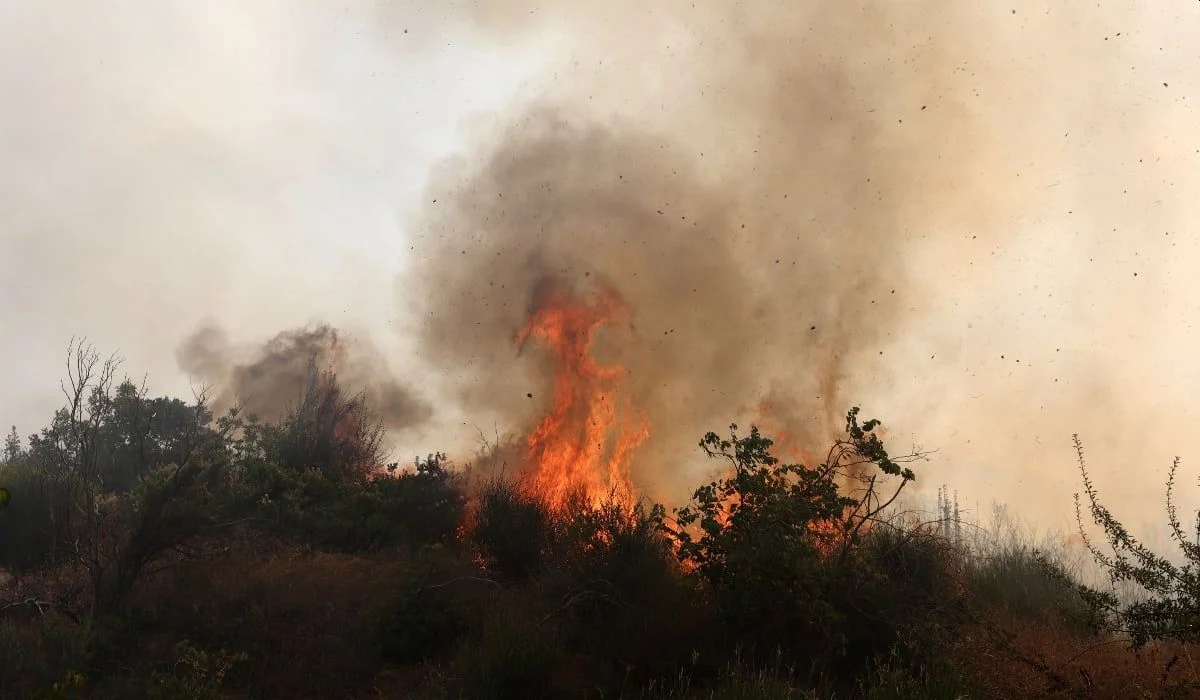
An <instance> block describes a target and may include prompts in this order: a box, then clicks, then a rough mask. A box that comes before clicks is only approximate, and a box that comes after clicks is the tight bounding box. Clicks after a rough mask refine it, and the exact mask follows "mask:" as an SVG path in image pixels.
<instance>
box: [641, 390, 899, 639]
mask: <svg viewBox="0 0 1200 700" xmlns="http://www.w3.org/2000/svg"><path fill="white" fill-rule="evenodd" d="M878 425H879V422H878V421H874V420H870V421H866V422H865V423H862V424H861V425H860V424H859V422H858V409H857V408H854V409H851V410H850V411H849V413H848V414H847V416H846V434H845V437H844V438H842V439H839V440H837V441H836V442H835V444H834V446H833V447H832V448H831V449H830V451H829V453H828V456H827V459H826V460H825V461H824V462H823V463H822V464H820V465H819V466H816V467H807V466H804V465H801V464H785V463H780V461H779V460H778V459H777V458H776V457H775V456H774V455H773V454H772V453H771V448H772V445H773V443H772V441H771V440H770V439H768V438H767V437H765V436H763V435H762V434H761V433H760V432H759V431H758V429H757V428H751V430H750V432H749V434H748V435H745V436H740V435H739V434H738V431H737V426H731V428H730V433H731V435H730V437H729V438H728V439H723V438H721V437H719V436H718V435H717V434H715V433H709V434H707V435H706V436H705V437H704V439H703V440H702V441H701V443H700V446H701V447H702V448H703V449H704V451H705V452H706V453H707V454H708V455H709V456H710V457H713V458H717V459H720V460H723V461H724V462H726V464H727V465H728V468H729V473H728V475H727V476H724V477H722V478H720V479H718V480H716V481H713V482H711V483H709V484H708V485H705V486H702V487H700V488H699V489H697V490H696V492H695V494H694V495H693V498H692V502H691V503H690V504H689V505H688V506H686V507H684V508H681V509H678V510H676V511H675V516H674V519H673V521H671V520H670V519H664V521H663V522H664V527H665V529H666V530H667V531H668V532H669V534H670V535H671V536H672V537H673V538H675V539H676V541H677V543H678V547H677V556H678V557H679V559H680V561H681V562H682V563H683V564H684V566H686V567H688V568H690V569H691V570H693V571H695V573H696V574H697V575H698V576H699V577H700V578H701V579H702V580H703V581H704V582H705V583H706V584H707V586H708V587H709V589H710V590H711V592H712V595H713V596H714V599H715V601H716V606H717V609H718V610H719V612H720V615H721V618H722V623H723V627H724V633H725V634H726V635H727V637H728V640H729V641H730V642H731V643H735V644H739V645H741V646H742V647H743V648H745V649H746V650H747V651H748V652H750V653H752V654H755V653H756V654H758V655H762V654H766V653H770V652H773V651H774V650H776V649H784V650H786V651H787V652H788V653H789V654H795V655H799V658H809V659H815V658H833V657H841V656H847V655H851V656H855V657H858V658H860V659H861V658H863V657H869V655H870V654H873V653H878V652H879V651H880V650H879V649H878V648H876V646H875V645H874V644H873V643H872V644H869V645H868V646H867V648H865V649H864V648H861V646H862V645H863V643H864V642H873V641H874V638H876V637H878V636H879V635H878V633H876V632H870V633H868V634H862V633H860V632H859V628H861V627H864V626H868V625H866V622H865V621H864V620H863V619H862V618H863V613H862V612H861V610H860V609H859V608H858V606H856V605H855V603H856V602H857V601H859V600H861V599H862V596H859V595H857V594H856V592H857V591H859V590H861V589H864V588H865V589H866V590H868V591H870V592H871V593H870V595H869V596H867V599H870V596H876V595H893V594H894V590H889V589H890V588H895V589H899V588H900V587H902V583H901V582H899V581H895V580H893V579H891V578H889V577H888V573H887V572H886V571H885V570H883V569H880V568H879V567H878V566H875V567H873V566H872V564H876V565H878V564H879V561H878V558H879V557H878V555H876V557H875V559H874V560H873V559H872V558H871V557H869V556H866V553H865V552H863V550H862V547H861V544H862V542H863V535H864V533H865V532H866V531H867V530H868V529H869V528H870V527H873V526H875V525H876V524H881V523H882V520H881V517H880V516H881V514H882V513H883V512H884V511H885V510H886V509H887V508H888V507H889V506H890V505H891V504H892V503H893V502H894V501H895V499H896V498H897V497H898V496H899V493H900V491H901V490H902V489H903V488H904V486H905V485H906V484H908V483H909V482H911V481H912V480H913V479H914V478H915V475H914V474H913V472H912V470H911V469H909V468H907V467H906V466H904V465H903V462H906V461H908V460H910V459H912V458H915V457H916V456H917V455H909V456H907V457H904V458H899V459H893V458H892V457H891V456H889V454H888V452H887V450H886V449H885V448H884V446H883V444H882V442H881V441H880V439H879V437H878V436H877V435H876V434H875V432H874V430H875V428H876V427H877V426H878ZM880 477H892V478H894V480H895V482H896V483H895V485H894V486H893V488H892V491H891V493H890V494H889V495H886V496H883V495H881V494H880V487H881V485H882V481H881V480H880ZM882 624H884V625H885V626H887V627H889V628H890V627H893V622H892V621H891V620H885V621H883V623H882ZM891 636H892V638H893V639H894V637H895V634H894V633H893V634H892V635H891ZM864 637H865V639H864Z"/></svg>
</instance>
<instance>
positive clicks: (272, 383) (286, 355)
mask: <svg viewBox="0 0 1200 700" xmlns="http://www.w3.org/2000/svg"><path fill="white" fill-rule="evenodd" d="M176 358H177V360H178V362H179V366H180V369H182V370H183V371H184V372H186V373H187V374H188V375H189V376H190V377H191V378H192V379H193V380H196V381H199V382H201V383H202V384H203V385H205V386H208V387H211V389H212V390H213V392H214V394H213V396H212V397H211V399H212V407H213V410H214V411H215V412H216V413H218V414H220V413H223V412H224V411H226V410H228V409H229V408H232V407H234V406H240V407H241V410H242V411H243V412H244V413H245V414H247V415H251V414H252V415H257V416H258V417H260V418H262V419H264V420H269V421H274V420H278V419H280V418H282V417H283V416H284V415H286V413H287V411H288V410H289V409H290V408H291V407H293V406H294V405H295V404H296V402H297V401H298V400H299V398H300V397H301V396H302V394H303V392H304V390H305V388H306V387H307V386H308V383H309V381H310V380H311V378H312V372H313V371H314V370H315V371H331V372H334V373H335V374H336V375H337V377H338V381H339V383H341V385H342V386H344V387H345V388H347V389H348V390H350V391H351V392H362V394H363V396H364V398H365V399H366V400H367V403H368V406H370V408H371V409H372V410H373V411H375V412H376V413H377V414H378V417H379V419H380V420H381V421H382V422H383V425H384V426H385V427H387V428H390V429H391V430H393V431H405V430H408V429H410V428H414V427H417V426H419V425H421V424H422V423H423V422H424V421H425V420H426V419H428V417H429V415H430V413H431V408H430V406H429V404H428V403H426V402H425V401H424V400H422V399H420V398H419V397H417V396H416V395H415V394H414V393H413V392H412V391H411V390H410V389H409V388H408V387H407V386H405V385H404V384H403V383H401V381H400V380H399V379H397V378H396V377H394V376H392V375H391V373H390V371H389V370H388V368H387V365H386V363H385V362H384V360H383V357H382V356H381V355H380V354H379V351H378V350H376V349H375V348H374V347H373V346H371V345H370V344H369V343H367V342H365V341H364V340H356V341H355V342H353V343H346V342H345V341H344V340H342V339H340V337H339V334H338V332H337V330H336V329H334V328H332V327H330V326H327V325H319V326H313V327H308V328H298V329H293V330H287V331H283V332H281V333H279V334H277V335H276V336H274V337H273V338H271V339H270V340H268V341H267V342H265V343H263V344H262V345H260V346H258V347H254V346H235V345H233V344H231V343H230V341H229V339H228V337H227V336H226V334H225V332H224V331H223V330H221V328H219V327H218V326H214V325H211V324H206V325H203V326H201V327H200V328H198V329H197V330H196V331H195V332H194V333H193V334H192V335H191V336H190V337H188V338H187V339H186V340H185V341H184V342H183V344H182V345H180V347H179V349H178V350H177V352H176Z"/></svg>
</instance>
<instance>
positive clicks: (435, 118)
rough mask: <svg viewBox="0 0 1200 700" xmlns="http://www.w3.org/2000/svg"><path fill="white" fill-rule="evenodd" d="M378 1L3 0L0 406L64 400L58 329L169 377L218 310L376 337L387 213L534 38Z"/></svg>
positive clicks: (498, 102) (515, 82)
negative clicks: (192, 337) (513, 43)
mask: <svg viewBox="0 0 1200 700" xmlns="http://www.w3.org/2000/svg"><path fill="white" fill-rule="evenodd" d="M377 5H378V4H377V3H365V2H350V3H337V4H331V3H324V2H290V1H284V0H280V1H278V2H273V1H268V2H263V1H251V2H245V1H243V0H237V1H230V2H224V1H221V2H203V3H196V2H171V1H162V2H150V3H143V2H95V3H93V2H57V1H54V0H51V1H50V2H36V3H0V104H3V105H4V107H3V109H2V110H0V323H2V325H3V329H4V332H5V337H6V339H7V342H6V343H5V344H4V346H3V349H2V350H0V360H2V366H3V367H4V370H3V386H4V391H3V395H2V396H0V415H3V416H4V422H5V423H13V422H15V423H18V424H19V426H20V428H21V429H22V432H28V431H31V430H33V429H35V428H36V427H37V426H39V425H41V424H42V421H43V420H44V417H45V416H46V415H47V414H48V411H50V410H52V409H53V407H55V406H56V405H57V401H58V397H57V396H56V395H55V393H56V392H55V389H56V386H57V381H56V377H57V376H58V375H59V374H60V370H61V367H62V353H63V351H64V350H65V346H66V343H67V341H68V340H69V339H70V337H71V336H72V335H76V334H77V335H86V336H88V337H89V338H90V339H91V340H92V341H93V342H95V343H96V344H97V346H98V347H99V348H101V349H102V350H112V349H119V350H120V351H121V353H122V354H123V355H124V356H125V357H126V358H127V366H128V368H129V369H130V370H131V371H133V372H137V373H140V372H148V373H149V374H150V377H151V380H152V383H153V385H154V386H155V387H161V388H162V390H164V391H166V390H176V391H177V390H180V389H186V387H187V385H186V384H185V383H181V382H180V380H179V378H178V376H177V375H178V371H177V369H176V366H175V358H174V348H175V346H176V345H177V344H178V343H179V342H180V341H181V340H182V339H183V337H184V336H185V335H186V334H188V333H189V332H191V330H193V329H194V328H195V327H196V326H197V325H198V324H199V323H200V322H201V321H202V320H204V319H205V318H211V319H213V320H215V321H217V322H219V323H220V324H221V325H222V326H224V327H225V328H226V329H227V330H229V332H230V333H231V334H232V335H233V336H235V337H239V338H244V339H246V340H250V341H259V340H265V339H266V337H269V336H270V335H273V334H274V333H275V332H277V331H279V330H282V329H284V328H288V327H291V326H293V325H297V324H303V323H306V322H309V321H311V320H318V321H328V322H330V323H333V324H337V325H339V326H354V325H362V326H364V327H366V329H367V330H369V331H372V332H373V334H374V335H375V336H376V339H377V342H381V343H387V344H389V346H390V343H391V341H392V340H393V335H390V334H388V333H387V332H386V329H387V328H388V325H389V324H390V323H391V322H392V321H393V320H394V316H395V299H394V296H393V290H394V287H395V283H396V274H397V272H398V270H399V269H400V263H401V262H402V260H403V256H404V254H405V252H406V250H407V248H408V246H407V245H406V243H405V236H404V232H403V226H402V223H401V222H402V219H403V217H404V212H405V211H406V210H411V209H413V208H414V206H415V205H416V202H417V201H418V200H419V199H420V198H421V192H422V189H423V188H424V186H425V179H426V177H427V174H428V170H429V168H430V167H431V166H432V165H433V163H434V162H436V161H437V160H438V159H440V158H442V157H444V156H445V155H446V154H447V153H448V152H449V151H451V150H452V149H454V148H456V147H457V146H458V143H459V138H458V130H459V128H460V122H462V120H464V119H466V118H468V117H470V116H471V115H472V114H475V113H485V114H487V113H491V112H493V111H494V110H497V109H499V108H501V107H502V106H503V105H504V104H505V103H506V102H508V101H509V100H510V99H511V95H512V93H513V92H514V91H515V90H516V89H517V87H518V86H519V84H520V81H521V80H523V79H524V78H525V77H526V76H527V75H528V74H529V73H530V71H531V69H532V67H533V66H534V60H535V58H536V54H537V49H538V47H537V46H536V45H532V46H531V45H529V44H528V43H527V44H526V45H524V46H521V47H516V48H509V47H506V46H505V45H504V44H502V43H492V44H490V45H489V44H488V43H487V42H486V41H485V40H484V39H483V38H481V37H479V36H474V37H472V36H471V35H470V34H469V33H468V32H467V31H466V29H465V28H464V26H463V23H462V22H461V21H456V20H455V19H454V18H453V17H450V16H448V15H446V14H445V13H444V12H441V11H439V10H437V9H436V7H434V9H429V8H421V7H416V6H414V7H412V8H394V9H387V10H381V9H380V8H379V7H378V6H377Z"/></svg>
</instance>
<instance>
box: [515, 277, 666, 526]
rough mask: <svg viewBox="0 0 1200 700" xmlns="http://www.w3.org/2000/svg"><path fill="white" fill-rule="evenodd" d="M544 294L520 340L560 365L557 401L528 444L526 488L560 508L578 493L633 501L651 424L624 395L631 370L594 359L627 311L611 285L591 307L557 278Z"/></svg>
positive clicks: (556, 373) (556, 371)
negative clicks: (604, 335)
mask: <svg viewBox="0 0 1200 700" xmlns="http://www.w3.org/2000/svg"><path fill="white" fill-rule="evenodd" d="M539 291H540V294H539V298H538V299H537V302H538V303H537V304H536V307H535V309H534V310H533V311H532V312H531V314H530V316H529V318H528V319H527V320H526V322H525V325H524V326H523V327H522V328H521V330H520V331H519V332H518V333H517V337H516V341H517V343H518V345H519V346H521V347H523V346H524V345H525V343H526V342H527V341H529V340H530V339H534V340H537V341H539V342H540V344H541V345H542V346H543V347H544V348H545V349H546V351H547V354H548V355H549V357H550V359H551V360H552V361H553V362H554V365H555V369H554V396H553V403H552V405H551V408H550V411H549V413H547V414H546V416H545V417H544V418H543V419H542V421H541V423H540V424H538V426H537V427H536V428H534V430H533V431H532V432H531V433H530V434H529V436H528V438H527V440H526V455H525V469H524V471H523V475H522V486H523V487H524V488H526V489H528V490H529V491H531V492H533V493H536V494H538V495H539V496H541V497H543V498H545V499H547V500H548V501H549V503H550V504H551V505H552V506H554V507H561V506H563V505H564V504H565V503H566V502H567V501H568V499H569V498H570V497H571V496H572V495H573V494H577V493H579V492H582V494H583V495H584V496H585V497H586V498H587V500H588V501H589V502H591V503H592V504H597V503H599V502H601V501H603V500H605V499H607V498H615V499H616V500H617V501H618V502H621V503H631V502H632V501H633V500H634V499H635V495H634V488H633V482H632V480H631V479H630V474H629V464H630V459H631V457H632V455H633V452H634V450H636V449H637V447H638V446H639V445H641V444H642V443H643V442H644V441H645V440H646V438H648V437H649V435H650V430H649V425H648V423H647V421H646V419H645V417H644V416H642V415H640V414H638V413H637V412H636V411H635V410H634V409H633V408H632V406H630V405H629V403H628V401H625V400H623V397H622V395H621V393H620V385H621V380H622V379H623V378H624V377H625V376H626V374H627V372H626V370H625V368H624V367H621V366H619V365H602V364H600V363H599V362H597V361H596V358H594V357H593V356H592V344H593V342H594V340H595V337H596V332H597V331H598V330H599V329H600V328H601V327H602V326H604V325H606V324H611V323H613V322H615V321H617V320H619V319H620V318H621V317H622V316H624V315H625V314H626V313H627V309H626V307H625V305H624V303H623V302H622V300H621V298H620V296H619V295H618V294H617V293H616V292H615V291H614V290H612V289H610V288H607V287H604V288H601V289H600V290H599V291H598V292H597V293H596V294H595V295H594V298H592V299H591V300H589V301H587V302H584V301H581V300H579V299H578V298H576V296H575V295H573V294H572V293H570V291H568V290H567V289H565V288H564V287H563V286H562V285H561V284H560V283H558V282H557V281H555V280H549V281H547V282H546V283H545V284H544V286H543V288H542V289H541V290H539Z"/></svg>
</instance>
